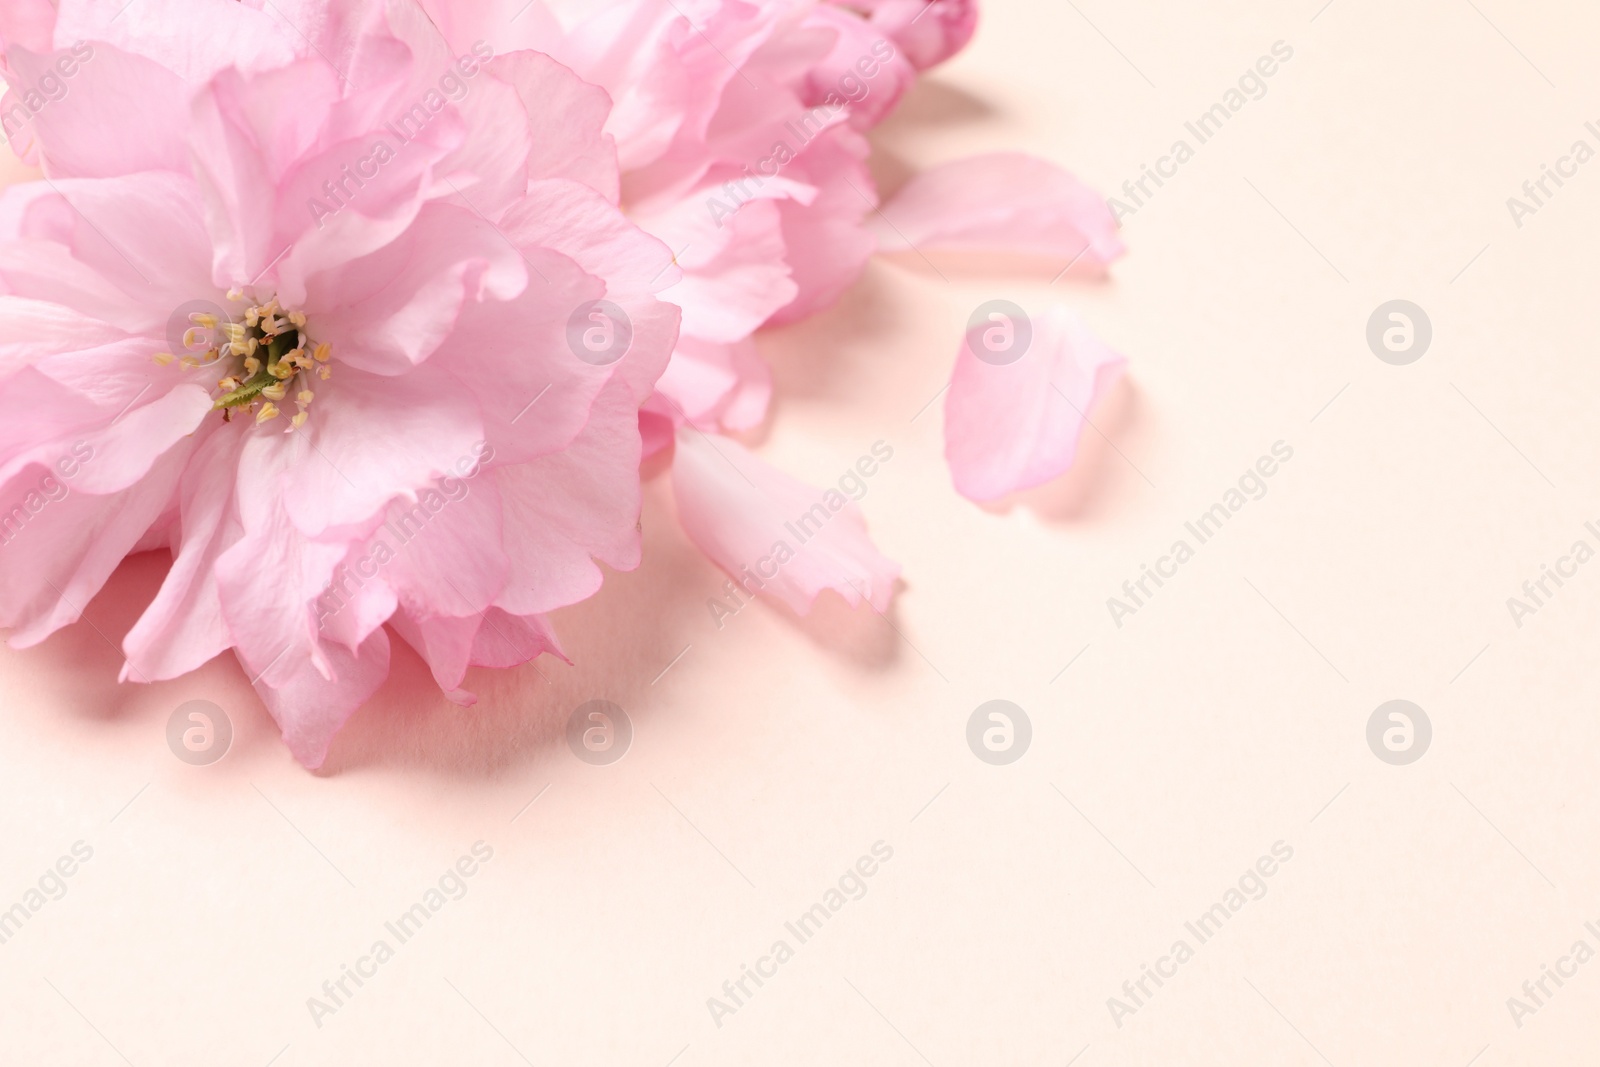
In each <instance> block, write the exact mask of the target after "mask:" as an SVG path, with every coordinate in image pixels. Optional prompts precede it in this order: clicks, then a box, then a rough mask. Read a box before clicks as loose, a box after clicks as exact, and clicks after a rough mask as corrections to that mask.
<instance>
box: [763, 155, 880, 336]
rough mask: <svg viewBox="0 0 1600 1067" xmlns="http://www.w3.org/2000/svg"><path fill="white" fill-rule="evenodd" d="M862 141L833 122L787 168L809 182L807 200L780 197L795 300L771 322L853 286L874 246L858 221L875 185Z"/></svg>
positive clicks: (792, 317)
mask: <svg viewBox="0 0 1600 1067" xmlns="http://www.w3.org/2000/svg"><path fill="white" fill-rule="evenodd" d="M867 152H868V145H867V142H866V140H865V139H864V138H863V137H861V136H860V135H859V134H857V133H856V132H855V131H854V130H852V129H850V128H848V127H845V126H837V127H834V128H833V129H831V130H829V131H828V132H827V133H826V134H823V135H822V136H820V137H817V138H816V139H814V140H813V141H812V142H811V143H810V144H808V145H806V147H805V149H804V151H802V152H801V153H800V155H799V156H798V157H797V158H796V159H795V161H794V163H793V164H792V169H793V171H794V173H795V176H796V178H797V179H799V180H804V181H808V182H811V183H813V184H814V186H815V188H816V190H817V195H816V198H815V199H814V200H812V201H811V202H810V203H801V202H799V201H798V200H786V201H781V202H780V203H779V204H778V212H779V214H780V215H781V216H782V217H783V240H784V244H785V246H786V254H787V256H788V262H789V267H790V269H791V270H792V271H793V274H794V280H795V282H796V284H797V285H798V286H799V293H798V295H797V296H796V297H795V299H794V302H793V303H791V304H789V305H788V306H787V307H785V308H783V309H782V310H780V311H779V312H778V313H777V314H775V315H774V316H773V317H772V324H773V325H781V324H783V323H787V322H795V321H797V320H799V319H802V318H805V317H806V316H807V315H812V314H815V313H816V312H818V311H822V310H824V309H826V308H828V307H830V306H831V305H832V304H833V303H834V301H836V300H838V299H839V297H840V295H841V294H843V293H844V291H845V290H846V289H848V288H849V287H850V286H852V285H854V284H855V281H856V279H857V278H859V277H860V276H861V271H862V270H863V269H864V268H865V267H866V265H867V260H868V258H870V257H871V255H872V252H873V249H874V248H875V247H876V246H877V243H878V242H877V240H876V239H875V238H874V237H873V234H872V231H871V230H870V229H868V228H866V227H864V226H862V224H861V223H862V219H864V218H865V217H866V216H867V215H869V214H871V213H872V210H873V207H874V206H875V205H876V203H877V188H876V186H874V184H873V181H872V174H871V172H870V171H868V170H867V167H866V162H865V161H866V158H867Z"/></svg>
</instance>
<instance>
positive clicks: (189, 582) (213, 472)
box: [122, 430, 244, 682]
mask: <svg viewBox="0 0 1600 1067" xmlns="http://www.w3.org/2000/svg"><path fill="white" fill-rule="evenodd" d="M243 441H244V438H243V436H242V435H240V434H236V433H227V432H222V433H218V432H215V430H213V432H212V433H211V434H210V436H209V437H208V438H207V439H206V441H205V442H204V443H203V444H201V445H199V447H197V448H196V450H195V457H194V459H193V460H192V461H191V462H190V465H189V467H188V469H187V470H185V471H184V474H183V481H182V482H181V484H180V485H179V487H178V494H179V499H180V504H179V515H180V518H181V525H180V530H179V534H178V537H179V541H178V545H177V547H176V549H175V550H174V551H173V559H172V566H171V568H169V569H168V571H167V576H166V578H165V579H164V580H163V581H162V583H161V588H160V589H159V590H158V591H157V592H156V595H155V599H154V600H152V601H151V602H150V606H149V607H147V608H146V609H145V611H144V613H143V614H142V615H140V616H139V619H138V621H137V622H135V623H134V624H133V628H132V629H130V630H129V631H128V633H127V636H125V637H124V638H123V639H122V650H123V653H124V654H125V655H126V656H127V657H128V660H127V663H126V664H124V666H123V669H122V678H123V680H126V679H128V678H130V677H131V678H137V679H140V680H142V681H146V682H156V681H161V680H162V679H166V678H176V677H178V676H179V675H183V674H187V673H188V672H189V671H192V670H194V669H196V668H197V667H199V666H200V665H201V664H203V663H205V662H206V661H207V660H209V659H211V658H212V657H213V656H216V655H218V654H220V653H222V652H225V651H226V650H227V649H228V647H229V645H230V644H231V643H232V642H231V640H230V637H229V634H228V627H227V624H226V622H225V621H224V619H223V615H222V601H221V599H220V597H219V596H218V593H217V581H216V575H215V573H214V572H215V568H216V564H217V558H218V557H219V556H220V555H221V554H222V553H223V552H224V551H226V549H227V548H228V546H229V545H230V544H232V543H233V541H234V540H235V539H237V538H238V536H239V533H240V531H239V524H238V522H237V520H235V519H234V517H233V497H234V492H235V489H236V486H235V484H234V479H233V472H234V467H235V465H236V464H237V463H238V462H239V449H240V447H241V445H242V443H243Z"/></svg>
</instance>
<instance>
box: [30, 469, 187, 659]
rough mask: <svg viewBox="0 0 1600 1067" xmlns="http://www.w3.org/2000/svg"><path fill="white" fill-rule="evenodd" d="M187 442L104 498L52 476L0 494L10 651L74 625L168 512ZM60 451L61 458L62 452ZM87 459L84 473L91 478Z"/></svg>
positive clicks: (46, 474) (33, 478)
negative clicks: (117, 570)
mask: <svg viewBox="0 0 1600 1067" xmlns="http://www.w3.org/2000/svg"><path fill="white" fill-rule="evenodd" d="M189 450H190V442H188V441H183V442H180V443H179V444H178V445H177V446H176V447H174V448H173V449H171V450H170V451H166V452H163V453H157V454H155V455H151V456H147V457H145V467H146V470H145V472H144V476H143V477H142V478H141V479H140V480H139V481H138V482H136V483H134V484H132V485H130V486H128V487H127V488H126V489H122V490H119V491H116V492H112V493H109V494H106V495H95V494H92V493H89V492H86V491H82V490H79V489H78V488H77V486H76V485H75V481H76V479H61V478H57V477H56V476H55V474H54V473H53V472H52V471H50V470H48V469H47V470H44V471H39V470H38V469H37V468H35V469H34V475H33V476H31V477H30V474H29V473H28V472H24V473H23V474H22V475H21V476H20V477H17V478H14V479H11V480H10V481H9V482H8V483H7V484H6V485H5V486H4V487H3V488H0V516H3V517H4V523H3V526H4V533H3V542H0V626H10V627H15V630H14V632H13V633H12V634H11V636H10V644H11V646H12V647H13V648H27V647H29V646H31V645H35V644H38V643H39V642H40V641H43V640H44V639H45V638H46V637H48V636H50V634H52V633H54V632H55V631H56V630H58V629H60V628H61V627H63V626H66V625H68V624H69V623H72V622H75V621H77V619H78V618H79V617H80V615H81V613H82V611H83V608H84V606H85V605H86V604H88V603H89V600H90V599H91V598H92V597H93V596H94V595H95V594H96V593H98V592H99V591H100V587H101V586H102V585H104V584H105V581H106V579H107V578H108V577H110V575H111V572H112V571H113V570H115V569H116V567H117V564H119V563H121V562H122V560H123V557H124V556H126V555H127V554H128V552H129V550H131V549H132V547H133V546H134V545H135V544H137V543H138V541H139V539H140V538H141V537H142V536H143V535H144V533H145V531H146V530H148V529H149V528H150V525H151V523H153V522H154V521H155V520H156V519H158V518H159V517H160V516H161V514H162V512H163V511H164V510H165V509H166V506H167V501H168V499H169V498H170V496H171V494H172V491H173V490H174V489H175V488H176V486H177V484H178V477H179V476H180V475H181V474H182V473H183V467H184V462H185V461H186V459H187V458H188V454H189ZM66 451H67V450H66V448H65V447H64V448H63V452H66ZM97 458H109V457H99V456H96V457H92V458H90V459H89V460H88V461H87V462H86V463H85V464H84V467H83V470H84V471H88V470H92V469H93V466H94V460H95V459H97Z"/></svg>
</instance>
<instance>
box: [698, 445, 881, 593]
mask: <svg viewBox="0 0 1600 1067" xmlns="http://www.w3.org/2000/svg"><path fill="white" fill-rule="evenodd" d="M672 492H673V496H674V497H675V498H676V499H677V503H678V521H679V522H681V523H682V524H683V528H684V530H685V532H687V533H688V535H689V538H690V540H692V541H693V542H694V543H695V544H696V545H698V546H699V548H700V550H701V551H702V552H704V553H705V554H706V555H707V556H710V557H711V559H712V561H713V562H715V563H716V564H717V566H719V567H721V568H722V569H723V570H725V571H727V572H728V574H730V575H732V576H733V578H734V580H735V581H738V582H740V583H741V584H744V585H745V588H747V589H751V590H759V591H760V592H763V593H766V594H768V595H769V596H771V597H773V598H774V599H776V600H779V601H782V602H783V604H785V605H786V606H787V607H789V608H790V609H791V610H793V611H794V612H796V613H797V614H800V615H804V614H806V613H807V612H808V611H810V610H811V605H812V604H813V603H814V602H815V601H816V599H817V595H818V594H819V593H821V592H822V591H823V590H825V589H832V590H833V591H834V592H836V593H838V594H839V595H840V596H841V597H843V598H844V599H845V600H846V601H847V602H848V603H849V604H850V606H851V607H856V606H858V605H860V603H861V602H862V601H863V600H865V601H866V602H867V603H869V604H871V605H872V607H873V608H874V609H876V610H877V611H884V610H886V609H887V608H888V606H889V601H890V599H891V598H892V597H893V596H894V584H895V579H896V578H898V577H899V575H900V565H899V564H897V563H895V562H894V561H893V560H891V559H888V558H887V557H885V556H884V555H883V554H882V553H880V552H879V551H878V550H877V548H876V547H874V545H873V544H872V541H871V539H870V538H869V537H868V536H867V524H866V521H865V520H864V519H863V518H862V517H861V512H860V510H859V509H858V508H857V507H856V506H855V505H854V504H852V503H851V502H850V500H849V499H848V498H847V497H846V496H845V495H844V494H843V493H841V492H840V491H839V490H837V489H827V490H822V489H815V488H813V487H811V486H809V485H806V484H805V483H804V482H802V481H799V480H798V479H795V478H791V477H789V476H788V475H787V474H784V473H783V472H782V471H779V470H777V469H775V468H773V467H770V466H768V465H767V464H766V463H765V462H764V461H762V460H761V459H759V458H758V457H757V456H755V455H754V454H753V453H752V452H750V451H749V450H748V449H746V448H745V447H744V446H743V445H741V444H739V443H738V442H737V441H734V440H732V439H731V438H727V437H712V436H708V435H706V434H703V433H701V432H699V431H698V430H695V429H691V428H685V429H680V430H679V431H678V435H677V454H676V456H675V458H674V459H673V463H672Z"/></svg>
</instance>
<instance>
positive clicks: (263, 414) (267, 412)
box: [256, 400, 279, 423]
mask: <svg viewBox="0 0 1600 1067" xmlns="http://www.w3.org/2000/svg"><path fill="white" fill-rule="evenodd" d="M278 415H279V412H278V405H276V404H274V403H273V402H272V401H270V400H269V401H267V402H266V403H265V404H262V405H261V410H260V411H258V412H256V422H258V423H262V422H266V421H267V420H268V419H275V418H277V417H278Z"/></svg>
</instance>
